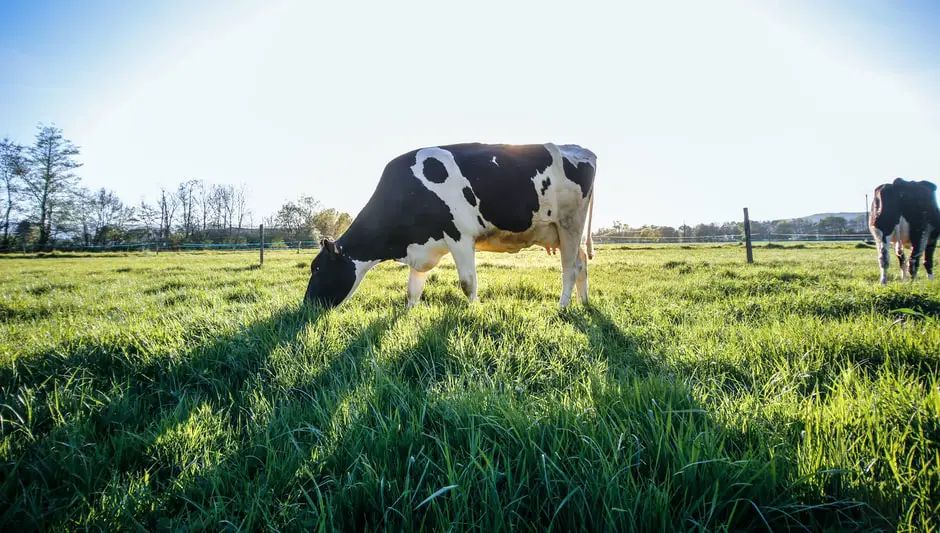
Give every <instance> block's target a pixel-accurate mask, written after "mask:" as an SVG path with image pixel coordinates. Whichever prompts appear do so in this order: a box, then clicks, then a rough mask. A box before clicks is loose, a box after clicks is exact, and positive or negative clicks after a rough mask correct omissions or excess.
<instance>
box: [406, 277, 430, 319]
mask: <svg viewBox="0 0 940 533" xmlns="http://www.w3.org/2000/svg"><path fill="white" fill-rule="evenodd" d="M427 280H428V273H427V272H419V271H417V270H415V269H414V267H412V268H411V271H410V272H409V273H408V307H407V308H408V309H411V308H412V307H414V306H416V305H418V302H419V301H420V300H421V293H423V292H424V284H425V283H426V282H427Z"/></svg>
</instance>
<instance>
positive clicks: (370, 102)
mask: <svg viewBox="0 0 940 533" xmlns="http://www.w3.org/2000/svg"><path fill="white" fill-rule="evenodd" d="M937 50H940V3H938V2H936V1H933V0H906V1H904V2H887V1H873V0H840V1H836V0H786V1H784V0H779V1H775V0H760V1H757V0H755V1H747V0H714V1H710V2H700V1H693V0H664V1H661V2H650V1H648V0H611V1H606V2H600V1H591V0H581V1H579V2H572V1H567V2H558V1H547V0H543V1H526V0H518V1H505V0H503V1H492V0H478V1H474V2H461V3H456V2H440V1H437V2H434V1H413V0H403V1H401V2H380V1H361V2H310V1H303V0H270V1H266V2H248V1H245V0H231V1H222V0H192V1H184V0H161V1H160V2H150V3H144V2H124V1H114V0H86V1H84V2H81V3H79V2H74V1H69V0H55V1H46V2H40V1H36V2H13V1H11V0H0V136H8V137H10V138H12V139H14V140H16V141H18V142H20V143H24V144H25V143H29V142H31V141H32V138H33V136H34V134H35V131H36V126H37V124H38V123H44V124H53V123H54V124H55V125H57V126H59V127H61V128H62V129H63V132H64V134H65V136H66V137H67V138H69V139H71V140H72V141H73V142H74V143H75V144H77V145H78V146H80V147H81V156H80V157H79V160H80V161H81V162H82V163H83V164H84V165H83V166H82V167H81V169H79V175H80V176H81V178H82V181H83V183H84V184H85V185H86V186H88V187H91V188H98V187H107V188H109V189H113V190H115V191H116V192H117V193H118V194H119V195H120V196H121V197H122V198H123V199H124V200H125V201H126V202H128V203H133V204H136V203H138V202H139V201H140V200H141V198H145V199H147V200H150V201H152V200H153V199H154V198H155V197H156V195H157V193H158V192H159V190H160V188H161V186H163V187H169V188H175V186H176V184H178V183H179V182H181V181H183V180H188V179H202V180H205V181H207V182H213V183H235V184H238V183H244V184H245V185H246V186H247V188H248V190H249V192H250V203H251V205H252V208H253V210H254V213H255V219H254V220H255V223H257V222H260V218H261V216H263V215H268V214H271V213H273V212H274V211H275V210H276V209H277V207H278V206H279V205H281V204H282V203H283V202H285V201H286V200H289V199H293V198H296V197H298V196H299V195H301V194H307V195H312V196H314V197H316V198H317V199H319V200H320V201H321V202H322V203H323V204H325V205H327V206H331V207H336V208H338V209H340V210H342V211H347V212H349V213H351V214H353V215H354V216H355V214H356V213H358V212H359V210H360V209H361V208H362V207H363V206H364V205H365V203H366V202H367V201H368V199H369V197H370V196H371V194H372V192H373V190H374V188H375V185H376V183H377V182H378V179H379V176H380V174H381V172H382V169H383V167H384V166H385V163H386V162H387V161H388V160H390V159H392V158H394V157H395V156H397V155H399V154H400V153H403V152H406V151H408V150H411V149H414V148H419V147H424V146H433V145H441V144H449V143H457V142H471V141H477V142H496V143H540V142H554V143H557V144H563V143H575V144H580V145H582V146H584V147H587V148H589V149H591V150H592V151H593V152H595V153H596V154H597V156H598V163H597V165H598V168H597V177H596V181H595V190H596V198H595V205H594V226H595V228H596V227H599V226H606V225H609V224H611V223H612V222H613V221H620V222H622V223H626V224H629V225H631V226H639V225H642V224H656V225H671V226H679V225H681V224H682V223H684V222H686V223H690V224H694V223H697V222H722V221H730V220H740V218H741V210H742V208H743V207H748V208H749V211H750V215H751V217H752V218H754V219H759V220H767V219H777V218H789V217H797V216H805V215H810V214H813V213H819V212H827V211H861V210H863V209H865V207H866V206H865V204H864V202H865V195H866V193H867V194H870V193H871V190H872V189H873V188H874V187H875V186H877V185H878V184H880V183H884V182H886V181H891V180H893V179H894V178H895V177H898V176H901V177H905V178H908V179H931V180H934V181H940V54H938V53H937V52H936V51H937Z"/></svg>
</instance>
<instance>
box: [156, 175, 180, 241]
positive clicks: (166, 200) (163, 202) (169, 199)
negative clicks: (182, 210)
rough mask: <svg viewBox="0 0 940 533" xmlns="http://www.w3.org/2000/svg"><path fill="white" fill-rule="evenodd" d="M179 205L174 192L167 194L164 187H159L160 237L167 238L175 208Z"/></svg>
mask: <svg viewBox="0 0 940 533" xmlns="http://www.w3.org/2000/svg"><path fill="white" fill-rule="evenodd" d="M177 207H179V198H177V197H176V196H175V195H174V194H167V192H166V189H164V188H162V187H161V188H160V238H162V239H163V240H167V239H169V238H170V233H172V231H173V221H174V220H175V219H176V209H177Z"/></svg>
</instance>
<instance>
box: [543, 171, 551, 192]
mask: <svg viewBox="0 0 940 533" xmlns="http://www.w3.org/2000/svg"><path fill="white" fill-rule="evenodd" d="M551 184H552V178H549V177H547V176H546V178H545V179H543V180H542V196H545V191H547V190H548V186H549V185H551Z"/></svg>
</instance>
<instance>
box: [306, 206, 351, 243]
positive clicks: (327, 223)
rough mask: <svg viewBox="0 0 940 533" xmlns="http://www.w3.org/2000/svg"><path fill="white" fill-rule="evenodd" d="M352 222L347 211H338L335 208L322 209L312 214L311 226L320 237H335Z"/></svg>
mask: <svg viewBox="0 0 940 533" xmlns="http://www.w3.org/2000/svg"><path fill="white" fill-rule="evenodd" d="M350 224H352V217H351V216H349V213H340V212H339V211H337V210H336V209H333V208H329V209H324V210H322V211H320V212H318V213H316V214H315V215H313V227H314V228H315V229H316V230H317V233H318V234H319V235H320V236H321V237H326V238H329V239H336V238H338V237H339V236H340V235H342V234H343V232H344V231H346V228H348V227H349V225H350Z"/></svg>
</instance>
